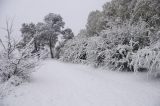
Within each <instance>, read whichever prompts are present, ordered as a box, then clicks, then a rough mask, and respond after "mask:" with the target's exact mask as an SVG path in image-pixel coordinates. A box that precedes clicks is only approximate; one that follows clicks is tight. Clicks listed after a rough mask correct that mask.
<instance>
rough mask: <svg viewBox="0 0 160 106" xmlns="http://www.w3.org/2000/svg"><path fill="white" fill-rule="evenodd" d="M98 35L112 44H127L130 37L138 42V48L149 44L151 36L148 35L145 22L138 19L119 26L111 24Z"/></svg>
mask: <svg viewBox="0 0 160 106" xmlns="http://www.w3.org/2000/svg"><path fill="white" fill-rule="evenodd" d="M100 35H101V36H102V37H103V38H105V39H106V40H107V42H108V44H110V45H112V46H117V45H119V44H122V45H129V42H130V40H131V39H132V40H133V41H135V42H138V43H139V45H138V48H143V47H145V46H149V45H150V37H152V36H149V30H148V26H147V23H146V22H144V21H139V23H137V24H131V23H130V22H128V23H124V24H122V25H119V26H113V27H112V28H111V29H106V30H103V31H101V34H100Z"/></svg>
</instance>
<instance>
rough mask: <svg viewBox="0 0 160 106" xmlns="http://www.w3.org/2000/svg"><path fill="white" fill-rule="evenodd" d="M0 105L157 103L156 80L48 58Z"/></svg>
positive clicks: (122, 105)
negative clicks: (31, 76) (28, 80)
mask: <svg viewBox="0 0 160 106" xmlns="http://www.w3.org/2000/svg"><path fill="white" fill-rule="evenodd" d="M0 106H160V81H158V80H153V79H151V78H148V79H147V77H146V75H141V74H133V73H122V72H119V73H118V72H110V71H103V70H101V69H93V68H91V67H89V66H82V65H73V64H66V63H61V62H57V61H51V60H50V61H46V62H44V63H43V65H42V66H41V67H40V68H39V69H38V70H37V72H34V73H33V78H32V80H31V82H30V83H24V84H22V85H21V86H19V87H17V88H16V89H15V90H14V91H13V92H11V94H10V95H8V96H7V97H5V98H4V100H3V101H1V103H0Z"/></svg>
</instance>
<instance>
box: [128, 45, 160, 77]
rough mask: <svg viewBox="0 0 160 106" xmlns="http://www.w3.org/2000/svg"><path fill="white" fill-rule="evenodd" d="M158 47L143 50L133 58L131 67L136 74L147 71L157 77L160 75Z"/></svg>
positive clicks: (159, 52)
mask: <svg viewBox="0 0 160 106" xmlns="http://www.w3.org/2000/svg"><path fill="white" fill-rule="evenodd" d="M157 47H158V46H157ZM157 47H156V46H154V47H146V48H143V49H141V50H138V51H137V53H135V54H134V55H133V56H132V62H131V65H132V66H133V67H134V71H135V72H139V71H147V72H149V73H154V74H157V75H158V74H159V73H160V49H159V47H158V48H157Z"/></svg>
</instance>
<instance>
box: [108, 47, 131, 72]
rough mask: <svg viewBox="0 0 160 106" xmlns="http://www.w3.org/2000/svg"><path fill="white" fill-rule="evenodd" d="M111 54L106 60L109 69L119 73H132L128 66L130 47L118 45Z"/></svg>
mask: <svg viewBox="0 0 160 106" xmlns="http://www.w3.org/2000/svg"><path fill="white" fill-rule="evenodd" d="M111 53H112V54H110V57H108V58H107V60H106V61H107V63H108V64H107V65H108V67H109V68H111V69H113V70H120V71H132V68H131V66H130V62H131V61H132V59H131V55H132V48H131V47H130V46H128V45H118V47H116V48H115V49H113V50H112V52H111Z"/></svg>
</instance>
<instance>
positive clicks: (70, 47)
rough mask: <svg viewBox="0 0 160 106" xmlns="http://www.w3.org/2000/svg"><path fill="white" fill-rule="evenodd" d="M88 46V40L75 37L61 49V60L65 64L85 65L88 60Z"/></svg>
mask: <svg viewBox="0 0 160 106" xmlns="http://www.w3.org/2000/svg"><path fill="white" fill-rule="evenodd" d="M86 46H87V38H79V36H77V37H74V38H73V39H70V40H68V41H67V42H66V43H65V45H64V47H63V48H61V52H60V57H61V58H60V59H61V60H62V61H65V62H72V63H83V62H84V61H85V60H86Z"/></svg>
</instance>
